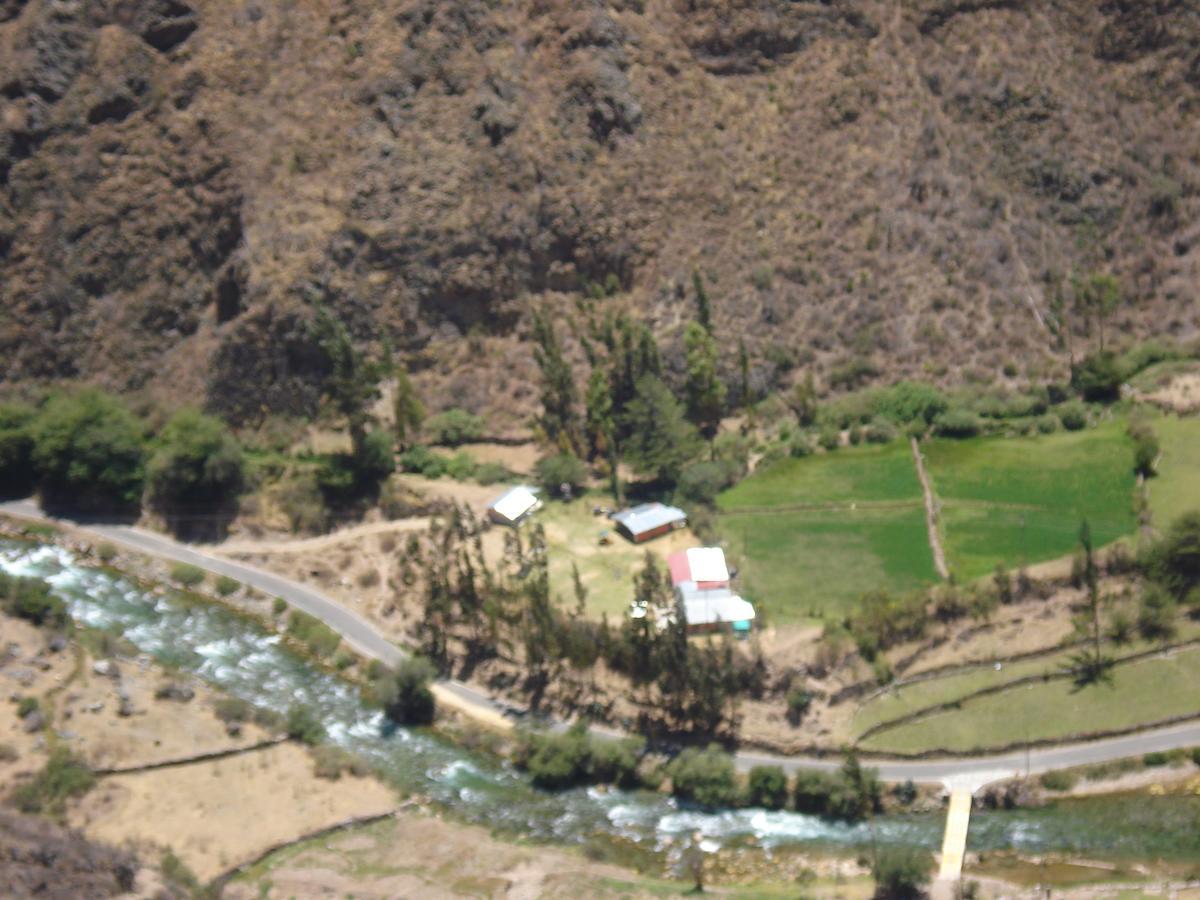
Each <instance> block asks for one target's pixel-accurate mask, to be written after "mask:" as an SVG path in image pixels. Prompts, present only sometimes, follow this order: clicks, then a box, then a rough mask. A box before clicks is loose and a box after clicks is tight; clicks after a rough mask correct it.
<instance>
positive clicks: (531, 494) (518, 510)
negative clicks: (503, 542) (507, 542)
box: [488, 484, 542, 525]
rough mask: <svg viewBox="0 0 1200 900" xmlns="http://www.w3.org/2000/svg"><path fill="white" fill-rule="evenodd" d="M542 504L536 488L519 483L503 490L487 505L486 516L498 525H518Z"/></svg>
mask: <svg viewBox="0 0 1200 900" xmlns="http://www.w3.org/2000/svg"><path fill="white" fill-rule="evenodd" d="M541 506H542V501H541V500H539V499H538V498H537V488H532V487H529V486H528V485H524V484H519V485H517V486H516V487H514V488H510V489H509V490H507V491H505V492H504V493H503V494H501V495H500V496H499V497H497V498H496V500H495V501H494V502H493V503H492V505H491V506H489V507H488V518H489V519H491V520H492V521H493V522H495V523H496V524H498V525H518V524H519V523H520V522H521V521H522V520H524V519H526V518H528V517H529V516H531V515H533V513H535V512H537V510H539V509H540V508H541Z"/></svg>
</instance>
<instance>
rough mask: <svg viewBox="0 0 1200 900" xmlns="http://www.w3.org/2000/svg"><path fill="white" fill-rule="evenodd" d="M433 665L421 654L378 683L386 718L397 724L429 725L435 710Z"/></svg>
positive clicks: (379, 696)
mask: <svg viewBox="0 0 1200 900" xmlns="http://www.w3.org/2000/svg"><path fill="white" fill-rule="evenodd" d="M433 676H434V670H433V666H431V665H430V664H429V662H428V661H426V660H424V659H421V658H420V657H413V658H411V659H406V660H404V661H403V662H401V663H400V665H399V666H398V667H397V668H396V671H395V672H394V673H392V674H391V676H390V677H385V678H384V679H383V680H382V681H381V682H380V683H379V685H378V687H377V691H378V698H379V702H380V704H381V705H382V706H383V711H384V713H385V714H386V715H387V717H388V718H389V719H390V720H391V721H393V722H395V723H396V724H398V725H428V724H429V723H430V722H432V721H433V715H434V711H435V705H434V699H433V691H431V690H430V689H429V683H430V682H431V681H432V680H433Z"/></svg>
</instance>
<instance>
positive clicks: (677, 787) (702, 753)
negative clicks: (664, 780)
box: [667, 744, 738, 809]
mask: <svg viewBox="0 0 1200 900" xmlns="http://www.w3.org/2000/svg"><path fill="white" fill-rule="evenodd" d="M667 774H668V775H670V776H671V792H672V793H673V794H674V795H675V796H676V797H678V798H679V799H681V800H686V801H691V802H693V803H697V804H699V805H700V806H704V807H708V808H710V809H713V808H716V807H722V806H733V805H735V804H736V803H737V800H738V788H737V776H736V774H735V772H734V767H733V757H732V756H730V755H729V754H728V753H726V752H725V751H724V750H722V749H721V748H720V747H718V746H716V745H715V744H714V745H712V746H710V747H709V748H708V749H707V750H698V749H696V748H695V747H689V748H688V749H686V750H684V751H683V752H682V753H680V754H679V755H678V756H677V757H675V758H674V759H673V760H671V763H670V765H668V766H667Z"/></svg>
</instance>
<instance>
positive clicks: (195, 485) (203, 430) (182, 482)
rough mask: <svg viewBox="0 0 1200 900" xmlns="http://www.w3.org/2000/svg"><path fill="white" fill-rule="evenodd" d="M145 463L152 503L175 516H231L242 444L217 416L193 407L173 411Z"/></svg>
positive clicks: (241, 478) (240, 481)
mask: <svg viewBox="0 0 1200 900" xmlns="http://www.w3.org/2000/svg"><path fill="white" fill-rule="evenodd" d="M159 441H160V446H159V448H158V450H157V451H155V453H154V455H153V456H151V457H150V462H149V464H148V465H147V466H146V489H147V498H148V500H149V502H150V505H151V506H152V507H154V508H155V509H157V510H158V511H159V512H161V513H163V515H165V516H166V517H167V519H168V521H170V520H171V519H173V518H176V517H178V518H179V519H180V520H181V522H183V523H187V521H188V519H189V517H193V516H202V517H203V516H210V515H224V516H227V517H232V515H233V512H234V511H235V508H236V503H237V497H238V494H239V493H241V490H242V487H243V486H244V484H245V463H244V460H243V458H242V448H241V446H240V445H239V444H238V442H237V441H236V440H235V439H234V437H233V435H231V434H230V433H229V431H228V430H227V429H226V428H225V425H224V423H223V422H221V420H220V419H215V418H213V417H212V416H206V415H204V414H203V413H201V412H199V411H197V410H194V409H185V410H182V411H181V412H178V413H176V414H175V415H174V416H173V417H172V418H171V420H170V421H169V422H168V423H167V424H166V426H165V427H164V428H163V430H162V433H161V435H160V436H159Z"/></svg>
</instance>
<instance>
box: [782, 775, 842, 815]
mask: <svg viewBox="0 0 1200 900" xmlns="http://www.w3.org/2000/svg"><path fill="white" fill-rule="evenodd" d="M837 788H838V781H837V779H836V778H835V777H834V776H832V775H829V774H826V773H825V772H816V771H813V770H808V769H806V770H802V771H801V772H800V773H799V774H797V775H796V784H795V785H794V786H793V788H792V802H793V804H794V805H795V807H796V812H800V813H808V814H809V815H814V816H823V815H825V813H826V811H827V810H828V809H829V799H830V797H832V796H833V794H834V793H835V792H836V791H837Z"/></svg>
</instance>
